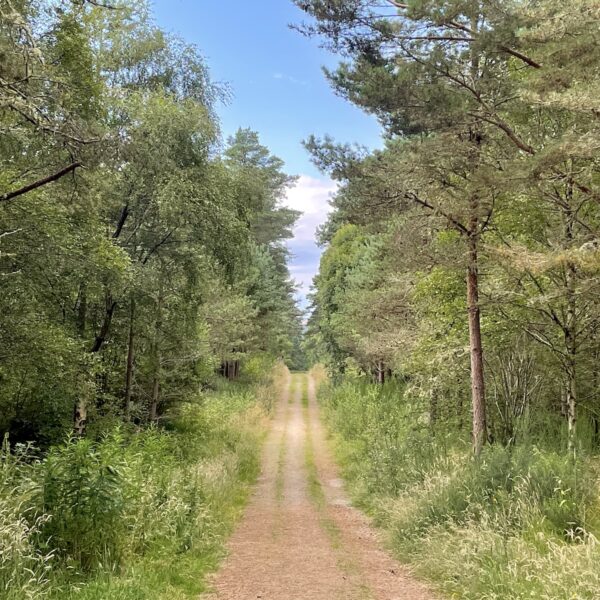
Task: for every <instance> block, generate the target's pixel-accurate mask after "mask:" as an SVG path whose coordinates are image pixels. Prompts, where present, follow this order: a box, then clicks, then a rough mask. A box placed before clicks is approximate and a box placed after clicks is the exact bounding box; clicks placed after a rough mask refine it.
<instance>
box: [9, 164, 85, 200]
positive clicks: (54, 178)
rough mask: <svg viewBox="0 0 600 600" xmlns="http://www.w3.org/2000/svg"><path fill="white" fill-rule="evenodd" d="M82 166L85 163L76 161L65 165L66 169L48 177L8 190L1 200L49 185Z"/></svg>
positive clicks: (10, 198)
mask: <svg viewBox="0 0 600 600" xmlns="http://www.w3.org/2000/svg"><path fill="white" fill-rule="evenodd" d="M82 166H83V165H82V164H81V163H80V162H74V163H72V164H70V165H69V166H68V167H65V168H64V169H61V170H60V171H58V172H56V173H54V174H53V175H49V176H48V177H44V178H43V179H39V180H38V181H34V182H33V183H30V184H28V185H26V186H24V187H22V188H19V189H18V190H14V191H12V192H8V193H7V194H4V195H3V196H0V202H7V201H8V200H12V199H13V198H16V197H17V196H22V195H23V194H27V193H28V192H31V191H33V190H36V189H37V188H40V187H42V186H44V185H47V184H49V183H52V182H54V181H57V180H58V179H60V178H61V177H64V176H65V175H68V174H69V173H71V172H73V171H75V169H78V168H79V167H82Z"/></svg>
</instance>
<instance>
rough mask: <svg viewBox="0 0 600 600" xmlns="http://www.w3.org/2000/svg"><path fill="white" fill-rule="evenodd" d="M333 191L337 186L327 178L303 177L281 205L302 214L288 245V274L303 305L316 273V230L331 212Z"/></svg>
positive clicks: (317, 255) (317, 254) (317, 260)
mask: <svg viewBox="0 0 600 600" xmlns="http://www.w3.org/2000/svg"><path fill="white" fill-rule="evenodd" d="M336 190H337V184H336V183H334V182H333V181H331V180H330V179H316V178H314V177H309V176H308V175H302V176H301V177H300V178H299V179H298V182H297V183H296V185H295V186H294V187H293V188H291V189H290V190H289V191H288V193H287V197H286V199H285V202H284V204H285V205H286V206H287V207H289V208H293V209H294V210H298V211H300V212H301V213H302V216H301V217H300V219H299V221H298V223H297V225H296V228H295V229H294V239H293V240H290V242H289V247H290V250H291V251H292V254H293V258H292V261H291V264H290V273H291V275H292V277H293V278H294V280H295V281H296V282H297V283H298V285H299V288H300V289H299V295H300V297H301V304H302V305H305V304H306V294H307V293H308V292H309V290H310V286H311V283H312V280H313V277H314V276H315V275H316V274H317V271H318V270H319V257H320V254H321V253H320V250H319V248H318V247H317V244H316V242H315V234H316V231H317V227H318V226H319V225H322V224H323V223H324V222H325V221H326V220H327V216H328V215H329V213H330V211H331V206H330V204H329V199H330V198H331V195H332V194H333V193H334V192H335V191H336Z"/></svg>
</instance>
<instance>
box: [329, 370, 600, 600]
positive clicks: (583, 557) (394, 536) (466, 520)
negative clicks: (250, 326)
mask: <svg viewBox="0 0 600 600" xmlns="http://www.w3.org/2000/svg"><path fill="white" fill-rule="evenodd" d="M320 398H321V401H322V404H323V407H324V411H325V414H326V415H327V418H328V421H329V424H330V427H331V429H332V430H333V431H334V433H335V437H336V440H337V449H338V452H339V454H340V457H341V460H342V463H343V465H344V471H345V475H346V477H347V478H348V480H349V481H350V482H351V487H352V489H353V491H354V494H355V497H356V499H357V501H358V502H360V503H361V504H362V505H363V506H364V507H366V508H367V509H368V511H369V512H370V513H371V514H372V515H374V517H375V519H376V520H377V521H378V523H379V524H380V525H382V526H383V527H384V528H385V529H387V530H388V531H389V533H390V539H391V543H392V545H393V547H394V549H395V551H396V552H397V553H398V555H399V556H400V557H401V558H403V559H404V560H406V561H408V562H411V563H412V564H414V565H415V567H416V570H417V571H418V572H419V573H420V574H421V575H422V576H424V577H426V578H429V579H431V580H432V581H434V582H436V583H437V585H438V586H439V587H440V589H441V590H442V591H444V592H446V593H447V594H449V595H450V596H451V597H455V598H464V599H473V600H475V599H478V600H479V599H486V600H487V599H498V600H500V599H503V600H512V599H515V600H516V599H521V598H536V599H538V598H539V599H548V600H550V599H552V600H559V599H562V598H564V599H565V600H566V599H598V598H600V571H598V568H597V565H598V564H600V563H599V561H600V546H599V545H598V542H597V539H596V535H597V534H598V531H600V507H599V497H600V496H599V492H600V486H599V485H598V477H597V470H596V469H595V466H594V461H593V459H591V458H581V459H579V460H578V461H576V462H574V461H573V460H572V458H571V457H569V456H566V455H564V454H561V453H560V452H557V451H556V450H552V448H554V447H555V444H554V443H549V444H548V445H547V446H544V445H543V444H539V445H538V446H533V445H527V446H520V447H516V448H515V447H510V448H505V447H502V446H492V447H489V448H487V449H486V451H485V452H484V454H483V456H482V457H481V459H480V460H479V461H474V460H473V459H472V457H471V455H470V449H469V447H468V443H467V442H466V441H465V440H463V439H461V438H460V436H458V435H455V434H454V435H447V436H443V435H441V434H440V431H439V428H438V431H436V434H435V436H434V435H432V433H431V430H430V428H429V426H428V423H427V419H425V418H424V417H423V415H422V411H421V409H420V407H419V406H418V405H417V404H414V403H412V402H411V400H410V398H407V397H406V394H405V392H404V390H403V389H402V387H401V386H400V385H398V384H392V385H388V386H385V387H384V388H383V389H382V388H381V387H378V386H373V385H366V384H362V383H359V382H352V381H346V382H345V383H343V384H341V385H339V386H337V387H333V386H330V385H328V384H326V385H324V386H323V387H322V388H321V393H320Z"/></svg>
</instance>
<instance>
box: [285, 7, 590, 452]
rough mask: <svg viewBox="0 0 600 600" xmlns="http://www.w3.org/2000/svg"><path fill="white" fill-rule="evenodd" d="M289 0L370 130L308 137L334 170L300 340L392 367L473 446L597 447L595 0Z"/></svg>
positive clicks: (377, 372) (328, 352)
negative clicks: (373, 141)
mask: <svg viewBox="0 0 600 600" xmlns="http://www.w3.org/2000/svg"><path fill="white" fill-rule="evenodd" d="M296 4H297V5H298V6H299V7H300V8H301V9H303V10H304V11H305V12H306V13H307V15H308V16H310V19H309V20H307V23H306V24H304V25H300V26H299V27H298V28H299V29H300V30H301V31H302V32H303V33H304V34H306V35H309V36H314V37H316V38H318V39H319V40H320V42H321V43H322V44H323V45H324V46H325V47H328V48H330V49H332V50H334V51H336V52H339V53H341V54H342V56H343V57H344V58H343V62H342V63H341V64H340V65H339V67H338V68H337V69H335V70H331V71H327V73H326V74H327V77H328V79H329V81H330V82H331V85H332V86H333V88H334V90H335V91H336V93H338V94H339V95H340V96H342V97H344V98H346V99H348V100H349V101H351V102H353V103H354V104H356V105H358V106H359V107H361V108H362V109H364V110H365V111H367V112H368V113H371V114H373V115H375V116H376V117H377V118H378V120H379V121H380V123H381V126H382V129H383V132H384V140H385V143H384V147H383V148H382V149H380V150H376V151H368V150H366V149H364V148H361V147H357V146H354V145H344V144H339V143H336V142H334V141H333V140H331V139H328V138H325V139H315V138H311V139H309V140H308V141H307V147H308V148H309V150H310V151H311V153H312V156H313V158H314V160H315V162H316V164H317V165H319V166H320V167H321V168H322V169H323V170H324V171H326V172H328V173H330V174H331V175H332V177H333V178H334V179H336V180H337V181H338V182H339V183H340V187H339V191H338V192H337V194H336V195H335V198H334V199H333V207H334V210H333V213H332V214H331V216H330V218H329V220H328V222H327V223H326V224H325V226H323V228H322V229H321V231H320V234H319V235H320V241H321V242H322V244H323V245H324V246H325V247H326V250H325V253H324V255H323V257H322V261H321V267H320V272H319V274H318V276H317V278H316V280H315V291H314V295H313V299H312V300H313V312H312V316H311V318H310V321H309V337H308V340H307V348H308V350H309V351H310V352H311V353H312V355H313V357H317V358H318V359H320V360H325V362H326V363H327V364H328V366H329V368H330V370H331V371H332V373H334V374H342V373H344V372H356V371H358V372H362V373H366V374H369V375H372V376H373V377H374V378H375V379H376V380H377V381H379V382H380V383H382V382H384V381H385V379H386V377H388V376H390V375H394V376H395V377H400V378H402V379H404V380H405V381H406V382H407V383H408V385H409V386H410V389H411V390H412V392H413V394H414V395H415V396H416V397H420V398H422V399H423V400H424V401H425V402H426V403H427V405H428V415H427V416H428V423H429V426H430V427H431V428H432V430H433V431H434V432H435V431H436V430H437V429H439V428H440V427H443V428H444V429H448V428H450V429H451V430H458V431H467V430H469V429H470V431H471V432H472V438H473V448H474V452H475V453H476V454H477V455H478V454H479V453H480V452H481V450H482V448H483V446H484V445H485V444H486V443H488V442H493V441H497V442H501V443H503V444H506V445H511V444H514V443H517V442H520V441H523V440H524V439H525V438H529V439H536V437H537V438H538V439H539V436H541V435H544V436H546V437H549V438H552V439H555V440H560V441H561V442H562V443H563V446H564V448H567V447H568V448H569V450H570V451H573V452H574V451H575V450H576V449H577V448H579V447H585V448H594V449H597V447H598V444H599V443H600V399H599V397H598V389H599V388H598V383H599V380H598V378H599V361H598V359H599V356H600V339H599V333H600V305H599V300H600V296H599V292H600V287H599V283H600V281H599V278H598V275H599V265H600V260H599V256H600V255H599V247H598V231H599V225H600V220H599V219H600V210H599V209H600V205H599V203H600V188H599V187H598V183H599V181H600V171H599V166H600V165H599V153H598V149H599V147H600V121H599V115H600V112H599V111H600V106H599V104H598V98H599V97H600V95H599V94H598V91H599V82H600V76H599V73H598V68H597V67H598V64H599V62H600V38H599V33H598V32H599V31H600V28H599V27H598V25H599V24H600V3H598V2H597V1H596V0H576V1H574V2H569V3H568V4H565V3H561V2H557V1H556V0H541V1H538V0H536V1H529V0H513V1H509V2H496V1H491V2H481V1H480V0H433V1H432V0H410V1H409V2H406V3H404V2H398V1H396V0H386V1H381V0H351V1H349V2H338V1H336V0H296ZM469 398H470V402H469V401H468V399H469ZM469 417H471V418H472V424H471V426H470V427H469V426H468V420H469ZM542 432H543V433H542Z"/></svg>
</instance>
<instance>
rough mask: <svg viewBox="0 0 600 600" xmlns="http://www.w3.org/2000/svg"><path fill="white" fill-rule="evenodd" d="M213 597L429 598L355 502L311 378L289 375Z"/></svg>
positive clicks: (284, 599) (231, 599)
mask: <svg viewBox="0 0 600 600" xmlns="http://www.w3.org/2000/svg"><path fill="white" fill-rule="evenodd" d="M213 589H214V592H213V593H212V594H211V595H210V596H208V598H210V599H212V600H250V599H255V598H263V599H267V600H295V599H298V600H300V599H302V600H431V599H433V597H434V596H433V594H432V593H431V592H429V591H428V590H427V589H426V588H425V587H424V586H423V585H421V584H419V583H417V582H415V581H414V580H413V579H412V578H411V577H410V575H409V574H408V573H407V571H406V569H405V568H404V567H402V566H400V565H399V564H398V563H397V562H395V561H394V560H392V559H391V558H390V557H389V556H388V555H387V554H386V553H385V552H384V551H383V550H382V548H381V544H380V542H379V540H378V538H377V535H376V533H375V532H374V530H373V529H372V527H371V526H370V525H369V522H368V520H367V519H366V517H364V516H363V515H362V514H361V513H360V512H359V511H357V510H356V509H354V508H352V507H351V506H350V502H349V500H348V498H347V496H346V493H345V492H344V490H343V486H342V482H341V480H340V479H339V475H338V472H337V468H336V465H335V463H334V462H333V460H332V458H331V455H330V451H329V448H328V447H327V441H326V438H325V433H324V430H323V426H322V424H321V421H320V419H319V414H318V408H317V404H316V400H315V389H314V382H313V381H312V379H311V378H310V377H309V376H308V375H293V376H292V377H291V378H290V381H289V385H288V389H287V390H286V392H285V393H284V394H283V395H282V398H281V399H280V402H279V404H278V406H277V409H276V415H275V418H274V421H273V425H272V429H271V431H270V433H269V436H268V439H267V441H266V444H265V449H264V457H263V470H262V476H261V478H260V480H259V483H258V485H257V488H256V491H255V494H254V496H253V498H252V500H251V502H250V505H249V507H248V509H247V511H246V514H245V516H244V518H243V520H242V522H241V524H240V526H239V527H238V529H237V531H236V533H235V534H234V535H233V536H232V538H231V540H230V543H229V557H228V558H227V559H226V561H225V563H224V565H223V568H222V570H221V571H220V573H218V574H217V576H216V577H215V579H214V582H213Z"/></svg>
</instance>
